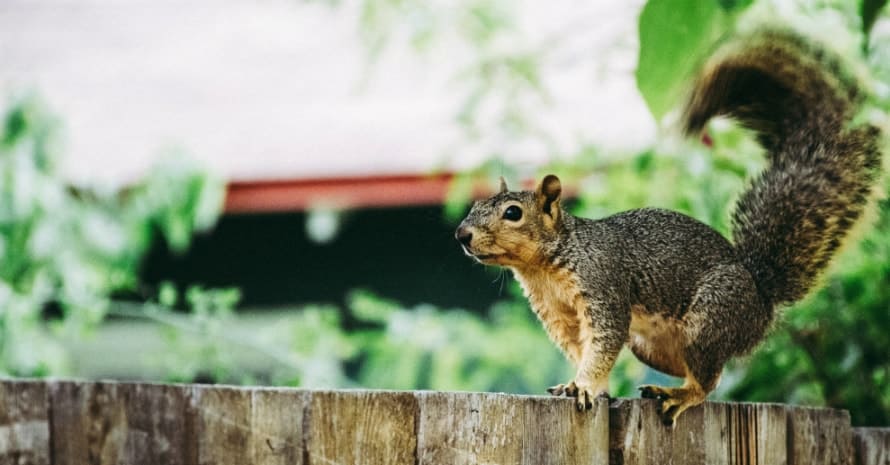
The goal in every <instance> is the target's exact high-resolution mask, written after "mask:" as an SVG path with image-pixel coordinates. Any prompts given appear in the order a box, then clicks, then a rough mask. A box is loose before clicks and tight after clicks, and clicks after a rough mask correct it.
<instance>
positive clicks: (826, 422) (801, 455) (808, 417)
mask: <svg viewBox="0 0 890 465" xmlns="http://www.w3.org/2000/svg"><path fill="white" fill-rule="evenodd" d="M820 464H826V465H827V464H832V465H853V436H852V429H851V428H850V413H849V412H847V411H845V410H834V409H826V408H807V407H794V408H790V409H788V465H820Z"/></svg>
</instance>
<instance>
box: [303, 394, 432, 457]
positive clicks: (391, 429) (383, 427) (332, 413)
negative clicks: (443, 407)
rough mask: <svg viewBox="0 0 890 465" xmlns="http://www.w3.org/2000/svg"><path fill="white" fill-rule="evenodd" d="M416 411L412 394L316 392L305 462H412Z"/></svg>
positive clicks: (414, 449) (311, 404)
mask: <svg viewBox="0 0 890 465" xmlns="http://www.w3.org/2000/svg"><path fill="white" fill-rule="evenodd" d="M417 414H418V410H417V399H416V398H415V397H414V394H412V393H410V392H386V391H339V392H312V399H311V400H310V401H309V410H308V412H307V415H308V419H306V420H304V421H305V422H306V423H307V424H308V428H309V432H308V442H307V444H306V454H307V462H309V463H313V464H314V463H320V464H350V465H359V464H406V465H413V464H414V456H415V451H416V448H417V438H416V434H415V424H416V421H415V418H416V416H417Z"/></svg>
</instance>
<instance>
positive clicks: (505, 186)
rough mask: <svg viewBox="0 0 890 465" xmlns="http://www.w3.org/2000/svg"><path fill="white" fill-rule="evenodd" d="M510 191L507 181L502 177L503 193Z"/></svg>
mask: <svg viewBox="0 0 890 465" xmlns="http://www.w3.org/2000/svg"><path fill="white" fill-rule="evenodd" d="M508 190H509V189H507V181H504V177H503V176H501V193H502V194H503V193H504V192H507V191H508Z"/></svg>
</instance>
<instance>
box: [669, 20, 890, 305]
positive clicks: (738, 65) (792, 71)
mask: <svg viewBox="0 0 890 465" xmlns="http://www.w3.org/2000/svg"><path fill="white" fill-rule="evenodd" d="M861 100H862V96H861V92H860V89H859V87H857V84H856V81H855V79H852V78H849V77H846V76H845V75H844V74H843V73H842V72H841V67H840V65H839V62H838V60H837V59H836V58H834V57H831V56H828V55H827V54H826V53H825V52H824V51H822V50H819V49H817V48H816V47H814V46H813V45H812V44H811V43H809V42H808V41H806V40H805V39H802V38H800V37H799V36H796V35H793V34H791V33H787V32H777V31H761V32H760V33H758V34H755V35H753V36H750V37H748V38H747V39H746V40H744V41H740V42H739V43H737V44H735V45H732V46H730V47H729V48H727V49H725V50H724V51H723V52H721V53H719V54H718V55H716V56H715V58H714V59H712V61H711V63H709V64H708V65H707V66H706V67H705V69H704V72H703V73H702V74H701V76H700V77H699V79H698V81H697V82H696V85H695V87H694V89H693V91H692V95H691V96H690V99H689V102H688V104H687V107H686V112H685V116H684V118H685V120H684V122H685V126H686V127H685V129H686V131H687V132H688V133H698V132H699V131H701V129H702V128H703V126H704V125H705V123H707V121H708V120H709V119H710V118H711V117H712V116H717V115H727V116H730V117H733V118H736V119H738V120H739V121H740V122H741V123H742V124H743V125H745V126H747V127H749V128H751V129H753V130H755V131H756V132H757V136H758V139H759V141H760V142H761V144H762V145H763V146H764V147H765V148H766V150H767V153H768V154H767V157H768V161H769V166H768V167H767V168H766V170H764V171H763V173H761V174H760V175H759V176H758V177H757V178H756V179H755V180H754V181H753V182H752V184H751V186H750V188H749V189H748V190H747V191H746V192H744V193H743V194H742V196H741V198H740V199H739V201H738V203H737V204H736V208H735V212H734V214H733V219H732V222H733V232H732V235H733V242H734V244H735V247H736V249H737V251H738V252H739V255H740V257H741V259H742V260H743V262H744V263H745V266H746V267H747V268H748V270H749V271H750V272H751V273H752V275H753V276H754V280H755V282H756V284H757V287H758V289H759V290H760V293H761V295H762V297H763V298H764V300H765V301H767V302H769V303H770V304H772V305H776V304H782V303H790V302H794V301H796V300H799V299H801V298H803V297H804V296H805V295H806V293H807V291H809V289H810V288H811V287H812V286H813V284H814V282H815V280H816V278H817V277H818V275H819V273H820V272H821V271H823V270H824V269H825V268H826V267H827V265H828V263H829V261H830V259H831V257H832V256H833V255H834V253H835V252H836V251H837V249H838V248H839V246H840V245H841V242H842V240H843V239H844V237H845V235H846V234H847V233H848V231H849V230H850V228H851V227H852V226H853V224H854V223H855V222H856V221H857V220H858V219H859V218H860V217H861V216H862V213H863V211H864V209H865V207H866V204H867V202H868V199H869V197H870V194H871V189H872V187H873V186H874V184H875V181H876V180H877V177H878V174H879V171H880V164H881V154H880V152H879V148H878V143H879V142H878V138H879V131H878V129H877V128H876V127H874V126H870V125H863V126H860V127H852V122H851V119H852V118H853V116H855V113H856V112H857V111H858V107H859V104H860V102H861Z"/></svg>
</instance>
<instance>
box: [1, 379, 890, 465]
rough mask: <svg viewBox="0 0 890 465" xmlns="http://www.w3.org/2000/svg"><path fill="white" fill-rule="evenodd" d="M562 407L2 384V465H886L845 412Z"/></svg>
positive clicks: (336, 394) (456, 398)
mask: <svg viewBox="0 0 890 465" xmlns="http://www.w3.org/2000/svg"><path fill="white" fill-rule="evenodd" d="M656 407H657V402H655V401H651V400H638V399H634V400H630V399H623V400H618V401H615V402H613V403H612V404H611V405H608V404H607V402H606V401H605V400H598V401H597V403H596V405H595V408H594V409H593V410H592V411H589V412H583V413H579V412H576V411H575V410H574V403H573V401H572V400H570V399H558V398H550V397H540V396H531V397H530V396H518V395H507V394H493V393H449V392H388V391H307V390H300V389H284V388H280V389H270V388H244V387H229V386H189V385H161V384H135V383H115V382H70V381H49V382H33V381H8V380H7V381H0V464H4V465H5V464H7V463H8V464H16V465H32V464H33V465H49V464H53V465H68V464H78V465H79V464H91V465H92V464H116V465H118V464H119V465H132V464H143V463H163V464H173V465H204V464H244V463H251V464H258V465H281V464H300V465H313V464H379V463H385V464H418V465H420V464H423V465H440V464H448V465H452V464H456V465H460V464H475V463H488V464H511V465H512V464H567V465H574V464H585V465H587V464H606V463H611V464H617V465H635V464H653V463H657V464H667V465H670V464H673V465H697V464H708V465H712V464H714V465H721V464H725V465H730V464H733V465H735V464H739V465H741V464H745V465H754V464H778V465H782V464H787V465H797V464H838V465H853V464H861V465H890V428H883V429H881V428H857V429H856V430H855V433H854V430H853V429H852V428H851V427H850V417H849V414H848V413H847V412H845V411H841V410H830V409H815V408H806V407H795V406H786V405H777V404H738V403H719V402H709V403H705V404H703V405H701V406H698V407H696V408H693V409H690V410H689V411H687V412H686V413H684V414H683V415H682V416H681V417H680V419H679V420H678V422H677V425H676V426H675V427H673V428H669V427H665V426H663V425H662V424H661V421H660V418H659V415H658V414H657V411H656Z"/></svg>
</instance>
